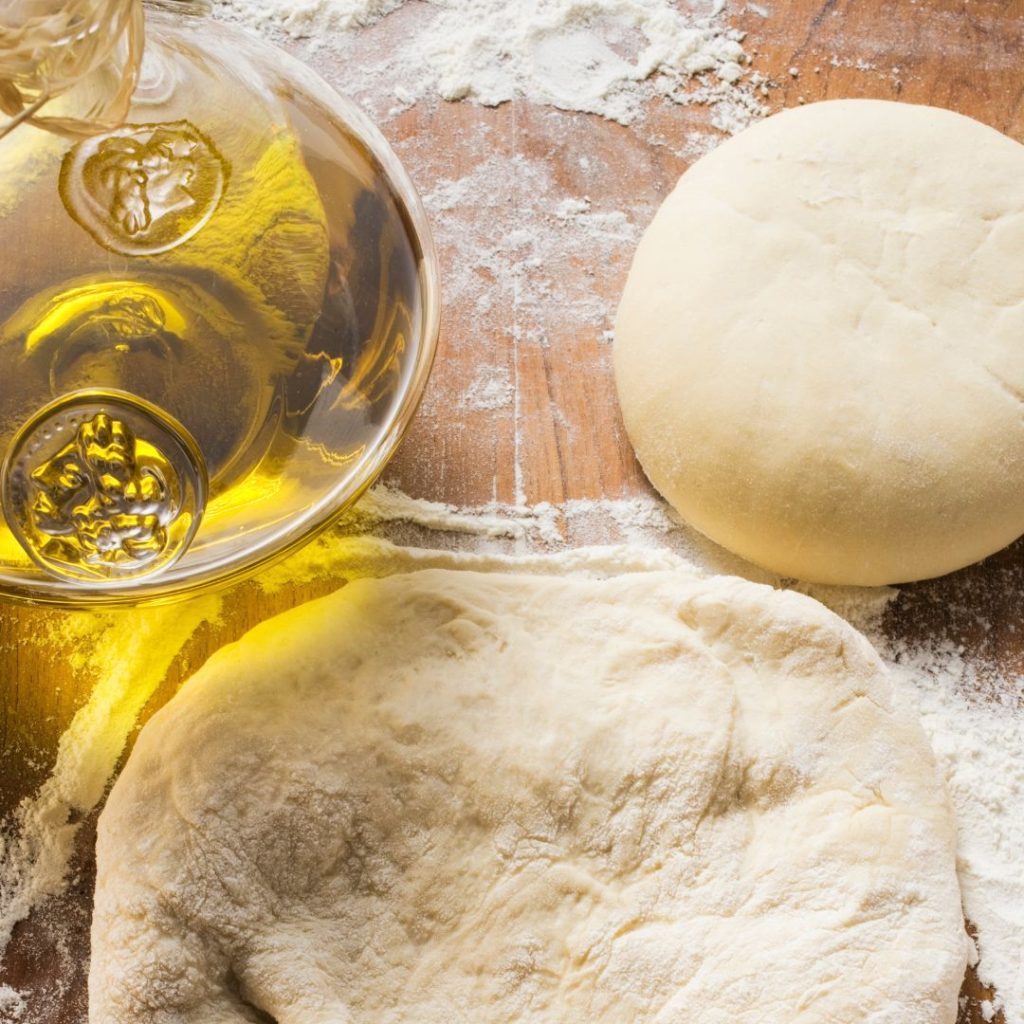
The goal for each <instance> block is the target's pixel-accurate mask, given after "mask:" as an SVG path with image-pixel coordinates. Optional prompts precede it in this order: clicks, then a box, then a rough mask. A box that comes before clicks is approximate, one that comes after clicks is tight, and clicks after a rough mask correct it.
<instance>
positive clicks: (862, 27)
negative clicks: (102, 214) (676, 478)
mask: <svg viewBox="0 0 1024 1024" xmlns="http://www.w3.org/2000/svg"><path fill="white" fill-rule="evenodd" d="M757 6H759V7H762V8H764V9H765V10H767V12H768V16H767V17H764V16H762V15H761V14H759V13H758V11H757V9H756V8H757ZM731 9H732V10H733V11H734V13H733V14H732V16H731V20H732V23H733V24H734V25H735V26H736V27H738V28H740V29H742V30H744V31H745V32H746V33H747V38H746V41H745V46H746V49H747V51H748V52H749V53H750V54H751V55H752V56H753V60H754V68H755V69H756V70H758V71H759V72H761V73H762V74H764V75H766V76H767V77H768V78H769V79H770V80H771V81H772V82H773V83H774V85H773V87H772V88H771V89H770V90H769V93H768V95H767V97H766V100H765V102H766V103H767V104H768V106H769V107H771V108H772V109H778V108H781V107H783V106H791V105H794V104H796V103H799V102H801V101H813V100H817V99H822V98H839V97H854V96H868V97H877V98H886V99H899V100H904V101H908V102H916V103H931V104H935V105H938V106H943V107H949V108H951V109H954V110H958V111H960V112H962V113H965V114H969V115H971V116H973V117H976V118H978V119H980V120H982V121H985V122H986V123H988V124H990V125H992V126H994V127H995V128H998V129H1000V130H1001V131H1004V132H1006V133H1007V134H1009V135H1011V136H1013V137H1015V138H1018V139H1024V106H1022V96H1024V74H1022V64H1021V59H1022V54H1024V0H845V2H844V0H826V2H824V3H822V2H821V0H760V3H759V4H758V5H756V6H753V5H752V6H750V7H746V8H744V7H743V4H742V3H737V4H734V5H733V7H732V8H731ZM420 13H422V12H420ZM417 16H418V14H417V10H416V8H415V5H414V7H413V9H412V10H411V11H407V12H402V19H401V21H400V22H399V21H398V20H396V22H395V27H394V29H389V27H388V24H387V21H385V22H384V23H383V24H382V25H381V26H378V27H377V29H375V31H376V32H378V34H379V35H380V36H381V37H382V38H386V34H387V32H389V31H395V32H399V31H401V32H408V31H410V29H413V30H414V28H415V18H416V17H417ZM389 20H390V19H389ZM791 68H793V69H795V70H796V72H797V74H796V75H795V76H794V75H792V74H790V70H789V69H791ZM320 70H321V71H322V72H324V73H325V74H326V75H327V77H328V78H331V79H333V81H334V83H335V84H337V85H338V86H339V87H340V88H342V89H343V88H344V82H345V77H344V69H343V68H341V67H337V68H332V67H331V65H330V63H329V61H328V62H326V63H321V65H320ZM708 117H709V115H708V112H707V110H705V109H703V108H700V107H686V108H683V107H678V106H675V105H672V104H664V105H661V104H655V105H653V106H652V107H651V109H650V110H649V111H648V114H647V117H646V120H645V124H644V131H643V132H637V131H634V130H633V129H632V128H628V127H623V126H621V125H618V124H614V123H611V122H608V121H605V120H602V119H600V118H596V117H590V116H587V115H570V114H561V113H559V114H554V113H553V112H551V111H549V110H546V109H542V108H537V107H533V106H531V105H530V104H528V103H525V102H514V103H509V104H506V105H504V106H502V107H499V108H495V109H483V108H479V107H474V106H471V105H469V104H444V103H441V104H420V105H418V106H416V107H414V108H413V109H411V110H409V111H407V112H405V113H404V114H401V115H399V116H398V117H396V118H395V119H394V120H392V121H391V122H390V123H389V124H388V125H387V126H386V134H388V136H389V137H390V138H391V139H392V141H393V142H394V143H395V144H396V147H397V148H398V150H399V153H400V155H402V156H403V157H404V158H405V160H406V163H407V165H408V166H409V169H410V171H411V173H412V174H413V177H414V178H415V179H416V183H417V185H418V186H419V188H420V189H421V191H423V192H425V193H426V192H429V191H430V190H431V189H432V188H433V187H434V185H435V184H436V182H437V181H438V180H441V179H455V178H459V177H460V176H461V175H462V174H464V173H468V171H469V170H471V169H472V167H473V166H474V165H475V163H476V162H478V161H479V160H480V158H481V153H482V152H483V151H485V150H486V152H487V153H490V154H498V155H505V156H508V157H509V158H511V157H513V156H515V155H517V154H522V155H525V156H527V157H529V158H531V159H535V160H543V161H546V162H547V164H548V165H549V166H550V167H551V170H552V173H553V174H554V175H555V177H556V180H557V181H558V183H559V184H560V185H561V186H562V187H564V189H565V192H566V195H584V194H585V195H588V196H589V197H590V198H591V200H592V202H593V203H594V207H595V209H601V210H616V209H624V210H628V211H630V212H631V215H632V216H633V217H634V218H635V219H637V220H638V221H642V220H643V219H644V217H646V216H649V213H650V212H652V211H653V209H654V208H655V207H656V205H657V202H658V201H659V200H660V198H661V197H662V196H663V195H664V194H665V193H666V191H667V189H668V188H669V187H670V186H671V184H672V183H674V181H675V179H676V178H677V177H678V175H679V173H680V172H681V171H682V170H683V169H684V168H685V166H686V163H687V160H686V158H685V157H682V156H679V155H676V153H675V152H674V151H673V148H672V147H670V146H664V145H657V144H652V142H651V140H652V139H653V138H655V137H656V136H657V135H658V133H659V132H660V133H661V135H662V136H665V137H668V138H682V137H684V136H685V133H686V132H687V131H689V130H691V129H697V130H703V131H707V126H708ZM432 154H433V155H432ZM580 154H589V155H590V156H592V157H594V159H592V160H591V161H590V164H591V168H592V169H591V170H590V171H587V170H585V169H583V168H582V167H581V165H580V162H579V160H578V157H579V155H580ZM595 168H596V169H599V170H595ZM499 200H500V203H504V204H506V205H507V206H508V207H509V208H510V209H512V210H513V211H514V209H515V207H516V205H517V204H528V203H529V202H530V196H529V195H528V194H527V192H526V190H525V188H520V187H518V186H517V184H516V182H515V181H514V180H513V181H511V182H510V184H509V186H508V194H507V195H505V196H501V197H498V199H496V197H494V196H479V197H477V199H476V201H474V200H472V199H471V200H470V201H468V202H467V203H466V204H464V205H463V206H462V207H460V208H459V209H457V210H454V211H447V212H446V213H445V214H444V218H445V220H444V223H443V224H439V225H438V231H437V235H438V242H439V250H440V256H441V264H442V272H443V273H444V274H447V275H451V274H452V272H453V271H454V270H455V269H457V268H456V267H455V266H454V263H455V261H458V260H459V259H460V258H461V255H460V252H461V251H460V248H459V246H458V238H459V232H460V230H461V228H460V225H461V224H468V223H471V222H472V221H473V220H474V218H477V219H478V218H481V217H489V216H493V210H494V209H495V203H496V202H498V201H499ZM631 250H632V246H631V245H630V244H623V245H622V246H621V249H620V250H619V251H617V252H616V253H615V254H614V255H613V257H612V258H611V259H610V260H605V261H603V263H602V265H600V266H591V265H588V263H587V261H586V259H575V260H572V261H569V263H568V264H567V269H566V270H565V273H568V274H570V275H572V274H578V275H588V276H589V277H590V278H592V281H591V285H590V286H591V287H592V288H593V289H594V290H595V291H596V292H598V293H599V294H600V295H601V296H602V297H603V298H604V299H606V300H607V301H608V302H609V303H611V304H613V303H614V299H615V297H616V296H617V295H618V294H619V292H620V290H621V288H622V284H623V281H624V278H625V274H626V271H627V269H628V265H629V260H630V257H631V255H632V252H631ZM3 258H4V259H10V256H9V255H7V256H4V257H3ZM481 287H488V288H490V289H491V291H492V293H493V299H494V306H493V309H492V317H491V319H492V321H493V322H489V323H488V324H487V325H486V328H485V329H483V330H482V329H481V323H480V320H479V316H478V315H477V312H476V310H475V308H474V306H473V304H472V303H470V302H468V301H465V300H464V299H462V300H459V301H449V302H448V303H447V305H446V308H445V312H444V323H443V331H442V338H441V345H440V350H439V355H438V361H437V365H436V368H435V372H434V375H433V378H432V381H431V384H430V387H429V393H428V395H427V398H426V400H425V402H424V406H423V409H422V410H421V414H420V416H419V418H418V420H417V422H416V424H415V426H414V428H413V430H412V432H411V434H410V436H409V438H408V439H407V441H406V443H405V445H404V447H403V448H402V450H401V451H400V453H399V455H398V456H397V458H396V459H395V460H394V462H393V464H392V466H391V467H390V469H389V471H388V474H387V477H388V479H389V480H390V481H391V482H392V483H393V484H395V485H396V486H399V487H401V488H402V489H403V490H405V491H407V492H408V493H409V494H411V495H413V496H416V497H425V498H432V499H437V500H442V501H448V502H453V503H456V504H460V505H477V504H481V503H485V502H489V501H492V500H497V501H503V502H514V501H516V500H517V498H525V499H526V500H527V501H528V502H531V503H534V502H540V501H550V502H554V503H560V502H563V501H565V500H567V499H594V498H601V497H625V496H631V495H637V494H643V493H647V490H648V487H647V484H646V482H645V480H644V478H643V475H642V473H641V472H640V470H639V468H638V466H637V464H636V462H635V460H634V458H633V456H632V453H631V451H630V448H629V445H628V443H627V441H626V438H625V435H624V432H623V429H622V426H621V423H620V421H619V418H618V412H617V407H616V401H615V395H614V388H613V382H612V379H611V373H610V368H609V363H608V347H607V344H606V342H605V341H603V340H602V337H601V335H602V332H603V331H604V330H607V328H608V326H610V325H609V324H603V325H598V324H594V323H587V324H584V325H581V324H580V323H579V322H574V320H573V317H572V316H570V315H567V314H566V313H565V311H564V310H563V309H562V308H561V307H560V305H559V303H558V297H557V295H555V296H553V297H552V302H551V306H550V309H546V310H544V311H543V313H542V319H543V327H544V331H545V334H546V343H545V344H543V345H540V344H529V343H524V342H523V341H522V338H521V332H519V331H517V329H516V328H517V325H519V324H520V321H521V318H522V316H523V313H522V311H521V310H520V309H519V308H518V307H517V302H516V295H515V288H514V287H513V286H512V284H511V283H510V282H507V281H500V280H486V279H484V278H482V280H481ZM530 315H531V316H534V315H535V311H534V312H531V314H530ZM495 325H497V326H495ZM485 358H486V360H487V361H488V362H489V363H490V364H491V365H494V364H495V363H500V364H501V365H503V366H505V367H506V368H507V370H508V376H509V379H510V380H512V381H513V382H514V385H515V388H516V390H517V399H516V401H515V402H514V403H513V405H512V406H511V407H503V408H496V409H484V408H476V409H466V408H464V407H463V405H462V404H461V403H460V401H459V398H460V396H461V395H463V394H464V393H465V391H466V389H467V387H468V386H469V384H470V382H471V381H472V380H473V378H474V374H475V372H476V370H477V368H478V366H479V365H480V363H481V361H482V360H483V359H485ZM337 582H338V581H337V580H334V581H332V580H330V579H326V580H323V581H321V582H319V583H317V584H315V585H311V584H304V585H302V586H296V587H284V588H281V589H278V590H276V591H274V592H273V593H267V592H266V591H264V590H263V589H261V588H260V587H258V586H256V585H254V584H252V583H247V584H242V585H239V586H237V587H235V588H233V589H232V590H231V591H230V592H229V593H228V594H227V595H226V596H225V598H224V601H223V611H222V614H221V616H220V618H219V619H218V621H217V622H215V623H213V624H210V623H207V624H204V625H203V626H201V627H200V628H199V629H198V630H197V631H196V632H195V634H194V635H193V636H192V638H191V640H189V641H188V643H187V644H186V646H185V648H184V650H183V651H182V652H181V654H180V655H179V656H178V658H177V659H176V660H175V662H174V664H173V665H172V667H171V669H170V671H169V673H168V675H167V678H166V680H165V681H164V682H163V684H162V685H161V686H160V687H159V688H158V690H157V692H156V693H155V695H154V696H153V697H152V699H151V700H150V701H149V702H148V703H147V705H146V708H145V711H144V713H143V716H142V717H143V718H145V717H147V716H148V715H149V714H150V713H151V712H152V711H153V710H154V709H155V708H156V707H158V706H159V705H160V704H161V703H162V702H164V701H165V700H166V699H168V698H169V697H170V696H171V695H172V694H173V693H174V691H175V689H176V688H177V686H178V685H179V683H180V682H181V680H182V679H183V678H185V677H187V675H188V674H189V673H190V672H191V671H193V670H194V669H195V668H196V667H197V666H199V665H200V664H202V662H203V661H204V660H205V659H206V658H207V657H208V656H209V654H210V653H211V652H212V651H214V650H216V649H217V648H218V647H219V646H220V645H222V644H223V643H225V642H227V641H229V640H231V639H234V638H236V637H238V636H240V635H241V634H242V633H243V632H245V630H246V629H248V628H249V627H251V626H252V625H254V624H255V623H257V622H259V621H261V620H263V619H264V618H266V617H267V616H269V615H272V614H274V613H275V612H278V611H281V610H283V609H284V608H287V607H290V606H292V605H294V604H296V603H298V602H300V601H302V600H305V599H307V598H309V597H311V596H314V595H316V594H319V593H324V592H327V591H329V590H330V589H332V587H333V586H335V585H337ZM1022 585H1024V544H1021V543H1018V544H1016V545H1014V546H1012V547H1011V548H1009V549H1008V550H1007V551H1005V552H1002V553H1001V554H999V555H997V556H995V557H994V558H992V559H990V560H989V561H988V562H987V563H984V564H983V565H981V566H977V567H973V568H971V569H969V570H966V571H965V572H962V573H958V574H955V575H954V576H951V577H947V578H946V579H943V580H938V581H933V582H930V583H924V584H918V585H915V586H911V587H907V588H905V589H904V590H903V591H902V593H901V596H900V597H899V599H898V600H897V601H896V603H895V604H894V605H893V606H892V608H891V609H890V613H889V618H888V623H887V628H888V629H889V630H890V631H891V632H892V633H893V635H897V636H901V637H910V638H913V637H925V636H935V637H939V638H949V639H954V640H956V641H957V642H959V643H963V644H964V645H965V649H966V651H967V656H968V657H973V658H977V659H983V660H985V661H988V662H990V663H993V664H996V665H998V666H999V667H1000V668H1001V669H1003V670H1005V671H1008V672H1010V671H1017V672H1019V671H1020V670H1021V668H1022V664H1024V646H1022V639H1021V638H1022V637H1024V622H1022V621H1021V620H1022V617H1024V616H1022V611H1021V608H1022V603H1021V595H1022V593H1024V590H1022ZM121 614H122V616H123V619H122V620H121V621H122V623H123V628H124V629H126V630H128V631H130V630H131V629H133V628H134V627H133V616H135V615H137V614H138V613H133V612H124V613H121ZM65 625H66V623H65V621H64V619H63V618H62V615H61V613H57V612H49V611H42V610H37V609H30V608H21V607H15V606H9V605H3V606H0V813H8V812H10V811H11V810H12V809H13V808H14V807H15V806H16V805H17V803H18V802H19V801H20V800H22V799H23V798H25V797H26V796H29V795H30V794H32V793H34V792H35V791H36V790H37V788H38V787H39V786H40V785H41V784H42V783H43V781H44V780H45V779H46V778H47V776H48V775H49V773H50V771H51V768H52V765H53V761H54V757H55V752H56V749H57V744H58V741H59V739H60V737H61V735H62V734H63V733H64V731H65V730H66V728H67V727H68V725H69V723H70V722H71V719H72V717H73V716H74V714H75V712H76V710H77V709H78V708H79V707H81V705H82V704H83V702H84V701H85V700H86V699H87V697H88V695H89V693H90V691H91V688H92V686H93V684H94V675H93V672H92V671H91V670H90V669H89V667H88V665H83V664H81V663H80V659H75V658H73V657H71V655H72V653H73V652H72V651H71V650H69V649H67V648H66V647H65V646H64V645H62V644H61V643H60V642H55V641H54V639H53V637H54V635H55V631H56V632H57V633H59V631H60V630H61V629H62V628H64V626H65ZM93 830H94V816H92V817H90V818H89V819H88V820H87V821H86V822H85V824H84V826H83V828H82V831H81V832H80V834H79V840H78V853H77V856H76V860H75V867H74V875H75V877H74V881H73V884H72V885H71V886H70V888H69V890H68V892H67V894H66V895H64V896H62V897H60V899H59V901H58V904H57V905H56V906H51V907H50V908H49V909H48V911H47V913H46V914H44V915H37V916H36V917H34V918H33V919H30V920H29V921H27V922H25V923H24V924H23V925H21V926H19V928H18V930H17V932H16V934H15V939H14V941H13V942H12V944H11V946H10V948H9V950H8V953H7V957H6V959H5V960H4V961H3V962H2V963H0V985H2V984H5V983H6V984H10V985H12V986H13V987H15V988H24V989H28V990H30V991H31V992H32V993H33V995H32V997H31V998H30V999H29V1010H28V1014H27V1015H26V1016H25V1017H24V1018H22V1022H21V1024H36V1022H39V1024H80V1022H84V1021H85V1020H86V999H85V987H84V979H85V975H86V972H87V963H88V923H89V914H90V898H91V888H92V873H93V867H92V854H91V846H92V840H93ZM965 994H967V995H968V996H970V997H971V998H970V999H969V1000H968V1002H967V1004H966V1007H965V1010H964V1012H963V1014H962V1020H963V1021H965V1022H966V1021H970V1022H972V1024H976V1022H980V1021H981V1019H982V1018H981V1016H980V1010H979V1008H978V1004H977V998H984V997H985V996H986V995H988V994H986V993H984V992H983V991H982V990H981V989H980V987H979V986H978V984H977V982H976V981H975V980H974V979H973V978H969V979H968V981H967V983H966V986H965Z"/></svg>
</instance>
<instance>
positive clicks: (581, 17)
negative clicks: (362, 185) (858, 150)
mask: <svg viewBox="0 0 1024 1024" xmlns="http://www.w3.org/2000/svg"><path fill="white" fill-rule="evenodd" d="M403 6H408V5H407V4H405V3H404V2H403V0H304V2H303V0H299V2H296V0H217V8H216V9H217V11H218V14H219V15H220V16H221V17H224V18H228V19H231V20H235V21H239V22H242V23H243V24H247V25H249V26H251V27H254V28H257V29H259V30H262V31H269V32H273V31H274V30H277V31H278V32H281V33H284V34H287V35H289V36H291V37H292V38H294V39H297V40H310V41H311V44H312V46H313V47H314V48H316V49H322V50H323V49H325V50H328V51H332V52H334V53H336V54H341V55H344V56H346V57H352V56H353V54H352V47H353V33H352V30H353V29H361V28H365V27H366V26H368V25H373V24H374V23H376V22H379V21H380V20H382V19H384V18H385V17H386V16H388V15H392V16H395V12H397V11H398V9H399V8H401V7H403ZM724 6H725V4H724V0H715V2H708V0H698V2H694V3H690V4H687V5H684V7H683V9H682V10H681V9H680V7H679V6H677V5H676V4H674V3H672V2H671V0H516V2H514V3H509V2H507V0H428V9H427V10H423V5H419V7H420V10H419V11H417V12H416V16H417V21H416V25H415V29H414V30H413V31H410V32H408V33H406V34H404V35H405V37H404V38H402V39H401V41H400V42H398V43H397V45H396V44H395V37H394V36H391V37H390V40H391V43H390V45H387V46H384V47H381V48H379V49H376V48H375V47H374V42H375V40H374V39H373V38H372V37H373V35H374V33H373V32H370V33H366V34H365V35H367V36H369V37H371V38H368V39H361V40H360V41H359V44H358V45H359V54H358V59H356V60H352V61H351V64H350V66H349V69H348V70H347V72H346V81H345V83H344V88H345V89H346V91H348V92H350V93H353V94H355V95H356V96H357V97H360V98H361V97H362V94H364V93H373V94H375V95H377V96H378V97H379V96H380V94H381V93H382V91H383V90H382V88H381V85H382V83H387V89H386V91H387V92H388V94H389V95H390V103H391V107H390V109H389V110H387V111H384V110H381V109H375V113H376V114H377V115H378V116H382V115H387V114H394V113H396V112H398V111H401V110H403V109H406V108H408V107H409V106H411V105H413V104H414V103H416V102H417V101H419V100H421V99H424V98H428V97H439V98H441V99H444V100H449V101H456V100H470V101H472V102H475V103H479V104H482V105H484V106H498V105H500V104H502V103H506V102H508V101H510V100H513V99H516V98H524V99H527V100H530V101H531V102H533V103H538V104H545V105H549V106H553V107H557V108H559V109H561V110H570V111H578V112H581V113H591V114H598V115H600V116H601V117H605V118H608V119H610V120H613V121H618V122H620V123H621V124H631V123H632V122H634V121H636V120H637V119H638V118H639V117H640V116H641V114H642V109H643V105H644V102H645V100H647V99H648V98H650V97H651V96H652V95H660V96H662V97H666V98H668V99H671V100H673V101H674V102H677V103H693V102H699V103H705V104H710V105H712V106H714V107H715V108H716V111H717V114H716V116H717V119H718V121H719V123H720V125H721V126H722V127H723V128H725V129H727V130H736V129H737V128H739V127H742V126H743V125H744V124H746V123H748V122H749V120H750V119H751V118H752V117H756V116H758V115H759V114H760V113H762V112H763V111H761V109H760V103H759V101H758V99H757V97H758V95H759V91H758V87H759V85H760V79H759V78H757V77H756V76H751V75H750V74H749V73H748V66H749V64H750V58H749V56H748V55H747V53H746V52H745V51H744V49H743V42H742V40H743V34H742V33H741V32H739V31H737V30H735V29H732V28H730V27H729V26H728V24H727V23H726V21H725V18H724V17H723V8H724ZM684 10H685V11H686V13H683V11H684ZM403 13H404V12H403ZM360 35H362V33H361V34H360ZM694 78H700V80H701V81H702V82H704V84H705V92H703V93H702V94H700V95H699V96H695V95H693V94H692V92H691V91H690V90H689V89H688V86H689V83H690V82H691V80H692V79H694Z"/></svg>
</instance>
